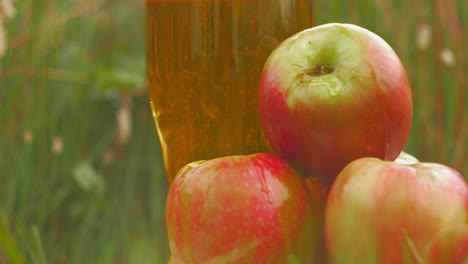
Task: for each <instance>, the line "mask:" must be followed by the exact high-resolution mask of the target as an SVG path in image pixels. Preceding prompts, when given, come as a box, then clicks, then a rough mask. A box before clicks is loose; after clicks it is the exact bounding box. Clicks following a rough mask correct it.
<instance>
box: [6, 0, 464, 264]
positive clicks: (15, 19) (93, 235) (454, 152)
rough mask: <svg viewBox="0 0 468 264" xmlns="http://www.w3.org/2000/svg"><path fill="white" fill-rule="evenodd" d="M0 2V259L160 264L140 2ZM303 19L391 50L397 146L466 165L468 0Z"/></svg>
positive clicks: (157, 167) (332, 10) (356, 1)
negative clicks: (401, 76)
mask: <svg viewBox="0 0 468 264" xmlns="http://www.w3.org/2000/svg"><path fill="white" fill-rule="evenodd" d="M4 2H12V3H13V6H14V8H15V10H16V12H14V13H13V12H11V11H12V10H9V9H8V8H6V7H3V8H0V51H1V47H2V46H3V45H6V47H5V48H6V49H5V50H4V52H0V264H10V263H11V264H19V263H33V264H35V263H39V264H46V263H63V264H72V263H73V264H78V263H80V264H81V263H91V264H94V263H97V264H101V263H117V264H118V263H137V264H140V263H141V264H145V263H165V262H166V261H167V259H168V255H169V252H168V247H167V242H166V241H167V240H166V233H165V223H164V204H165V196H166V193H167V183H166V180H165V176H164V169H163V163H162V160H161V153H160V148H159V143H158V140H157V137H156V132H155V128H154V124H153V120H152V117H151V113H150V108H149V102H148V96H147V90H146V89H147V87H146V77H145V57H144V30H145V29H144V21H145V20H144V19H145V18H144V3H143V1H142V0H140V1H137V0H94V1H77V0H47V1H44V0H17V1H9V0H5V1H4ZM0 7H1V6H0ZM315 18H316V24H323V23H327V22H351V23H355V24H358V25H361V26H363V27H366V28H368V29H370V30H372V31H374V32H376V33H377V34H379V35H381V36H382V37H383V38H384V39H385V40H387V41H388V42H389V43H390V45H392V46H393V47H394V49H395V50H396V51H397V53H398V54H399V55H400V57H401V59H402V61H403V63H404V65H405V67H406V69H407V72H408V75H409V78H410V81H411V84H412V88H413V94H414V104H415V109H414V125H413V129H412V133H411V138H410V141H409V143H408V145H407V148H406V151H408V152H410V153H411V154H413V155H415V156H417V157H418V158H419V159H420V160H423V161H432V162H440V163H445V164H448V165H450V166H451V167H454V168H456V169H457V170H459V171H460V172H462V173H463V174H464V175H465V176H468V162H467V159H468V153H467V149H468V142H467V138H468V106H467V104H466V103H467V92H466V90H467V78H468V74H467V60H468V55H467V53H466V51H465V50H464V49H465V48H466V47H468V3H467V1H464V0H434V1H426V0H410V1H405V0H398V1H397V0H376V1H370V0H369V1H365V0H349V1H344V0H342V1H338V0H330V1H326V0H323V1H315Z"/></svg>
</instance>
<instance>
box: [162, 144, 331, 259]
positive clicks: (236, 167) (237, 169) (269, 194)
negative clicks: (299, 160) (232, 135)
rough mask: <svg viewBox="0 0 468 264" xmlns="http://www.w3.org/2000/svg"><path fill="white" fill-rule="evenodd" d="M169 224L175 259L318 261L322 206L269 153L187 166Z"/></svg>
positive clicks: (170, 203) (174, 193) (171, 198)
mask: <svg viewBox="0 0 468 264" xmlns="http://www.w3.org/2000/svg"><path fill="white" fill-rule="evenodd" d="M316 197H319V196H316ZM166 224H167V231H168V237H169V246H170V250H171V255H172V262H173V263H174V264H177V263H184V264H190V263H281V264H283V263H319V262H318V261H317V259H319V258H320V256H321V255H320V252H318V251H319V250H320V243H321V242H322V240H323V214H322V213H321V210H320V206H319V204H318V203H316V202H314V200H313V199H312V196H311V194H310V193H309V190H308V188H307V184H306V181H305V180H304V178H303V177H302V176H301V175H299V174H298V172H297V171H296V170H295V169H294V168H293V167H291V166H290V165H289V164H288V163H287V162H286V161H285V160H283V159H281V158H279V157H277V156H274V155H272V154H267V153H259V154H253V155H246V156H240V155H239V156H229V157H223V158H218V159H213V160H209V161H201V162H196V163H192V164H189V165H187V166H185V167H184V168H183V169H182V170H181V171H180V172H179V173H178V175H177V176H176V178H175V180H174V182H173V183H172V184H171V186H170V189H169V193H168V197H167V203H166Z"/></svg>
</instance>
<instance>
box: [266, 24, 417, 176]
mask: <svg viewBox="0 0 468 264" xmlns="http://www.w3.org/2000/svg"><path fill="white" fill-rule="evenodd" d="M317 64H324V65H325V64H326V65H330V66H332V67H334V71H333V72H332V73H330V74H325V75H321V76H312V75H310V74H309V73H311V72H312V71H313V69H314V67H316V65H317ZM259 112H260V116H261V121H262V126H263V131H264V134H265V136H266V138H267V139H268V141H269V143H270V145H271V146H272V148H273V150H274V151H276V153H278V155H279V156H281V157H283V158H285V159H287V160H289V161H291V162H294V163H296V164H298V165H299V166H300V167H302V168H303V169H304V170H305V174H306V175H309V176H317V177H320V178H321V179H322V181H323V182H324V183H327V184H331V183H332V182H333V180H334V178H336V176H337V175H338V173H339V172H340V171H341V170H342V169H343V168H344V167H345V166H346V165H347V164H348V163H350V162H351V161H353V160H355V159H358V158H362V157H377V158H380V159H383V160H394V159H395V158H396V157H397V156H398V155H399V153H400V152H401V151H402V149H403V147H404V146H405V144H406V142H407V139H408V135H409V132H410V129H411V121H412V98H411V89H410V84H409V82H408V78H407V75H406V72H405V70H404V68H403V65H402V63H401V62H400V60H399V58H398V56H397V54H396V53H395V52H394V51H393V49H392V48H391V47H390V46H389V45H388V44H387V43H386V42H385V41H384V40H383V39H382V38H380V37H379V36H377V35H376V34H374V33H372V32H370V31H368V30H366V29H363V28H361V27H358V26H355V25H350V24H336V23H333V24H325V25H322V26H317V27H314V28H311V29H308V30H305V31H302V32H300V33H298V34H296V35H294V36H292V37H290V38H288V39H287V40H285V41H284V42H282V43H281V44H280V45H279V46H278V47H277V48H276V49H275V50H274V51H273V52H272V53H271V55H270V57H269V58H268V60H267V61H266V63H265V66H264V69H263V72H262V76H261V80H260V84H259Z"/></svg>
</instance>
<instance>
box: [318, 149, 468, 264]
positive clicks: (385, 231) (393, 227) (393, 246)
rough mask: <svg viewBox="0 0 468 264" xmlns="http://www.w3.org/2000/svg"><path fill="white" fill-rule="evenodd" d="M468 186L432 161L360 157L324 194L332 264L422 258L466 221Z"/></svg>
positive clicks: (394, 263)
mask: <svg viewBox="0 0 468 264" xmlns="http://www.w3.org/2000/svg"><path fill="white" fill-rule="evenodd" d="M467 220H468V187H467V184H466V182H465V180H464V179H463V177H462V176H461V175H460V174H459V173H458V172H457V171H455V170H453V169H451V168H449V167H447V166H445V165H442V164H436V163H424V162H420V163H414V164H410V165H405V164H401V163H398V162H391V161H382V160H380V159H377V158H361V159H358V160H355V161H353V162H351V163H350V164H349V165H347V166H346V167H345V168H344V169H343V170H342V171H341V173H340V174H339V176H338V177H337V179H336V181H335V182H334V183H333V185H332V187H331V190H330V193H329V195H328V200H327V205H326V209H325V236H326V241H327V242H326V243H327V249H328V253H329V256H330V259H331V263H335V264H342V263H346V264H354V263H359V264H361V263H364V264H366V263H379V264H403V263H415V264H416V263H423V262H421V261H422V260H423V259H424V255H425V254H424V253H425V252H427V251H428V250H429V248H430V247H431V245H432V242H433V241H434V240H435V239H436V238H437V237H438V236H439V235H440V234H441V233H443V232H444V231H445V230H447V229H448V228H457V227H462V226H464V225H466V223H467Z"/></svg>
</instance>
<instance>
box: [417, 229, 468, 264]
mask: <svg viewBox="0 0 468 264" xmlns="http://www.w3.org/2000/svg"><path fill="white" fill-rule="evenodd" d="M447 228H448V229H449V230H448V231H447V232H444V233H442V234H441V236H440V237H439V238H437V239H436V240H435V242H434V243H433V244H432V246H431V249H430V250H429V252H428V254H427V255H428V256H427V257H426V259H425V262H424V263H426V264H444V263H447V264H467V263H468V223H467V225H466V226H464V227H463V228H456V229H452V228H450V227H447Z"/></svg>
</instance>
